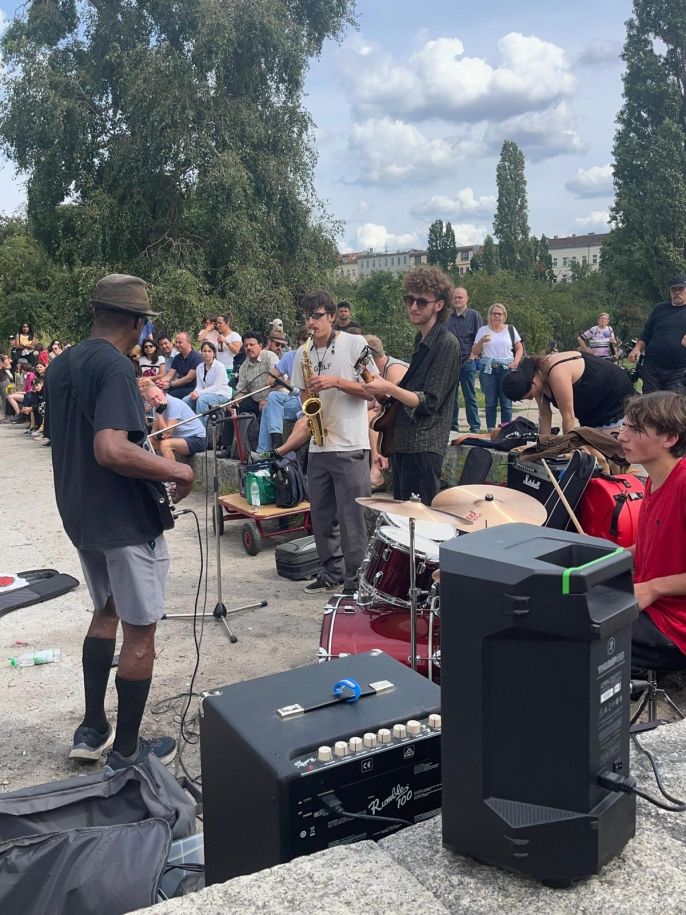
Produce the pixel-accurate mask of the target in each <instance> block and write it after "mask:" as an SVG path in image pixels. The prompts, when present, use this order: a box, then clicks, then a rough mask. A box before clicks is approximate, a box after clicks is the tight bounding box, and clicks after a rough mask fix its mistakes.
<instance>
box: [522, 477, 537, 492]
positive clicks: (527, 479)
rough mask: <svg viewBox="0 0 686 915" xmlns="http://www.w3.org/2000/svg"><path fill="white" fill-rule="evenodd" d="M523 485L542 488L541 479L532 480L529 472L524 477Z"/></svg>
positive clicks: (530, 487)
mask: <svg viewBox="0 0 686 915" xmlns="http://www.w3.org/2000/svg"><path fill="white" fill-rule="evenodd" d="M522 485H523V486H528V487H529V489H540V488H541V481H540V480H532V479H531V477H530V476H529V474H528V473H527V475H526V476H525V477H524V479H523V480H522Z"/></svg>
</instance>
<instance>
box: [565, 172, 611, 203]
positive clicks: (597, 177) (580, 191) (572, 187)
mask: <svg viewBox="0 0 686 915" xmlns="http://www.w3.org/2000/svg"><path fill="white" fill-rule="evenodd" d="M565 187H566V188H567V190H568V191H570V192H571V193H572V194H574V196H575V197H607V196H608V195H610V194H612V192H613V186H612V166H611V165H593V166H591V168H579V169H577V171H576V174H575V175H574V177H573V178H570V179H569V180H568V181H566V182H565Z"/></svg>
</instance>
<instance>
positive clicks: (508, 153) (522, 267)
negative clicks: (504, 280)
mask: <svg viewBox="0 0 686 915" xmlns="http://www.w3.org/2000/svg"><path fill="white" fill-rule="evenodd" d="M496 182H497V185H498V204H497V208H496V212H495V217H494V218H493V234H494V235H495V237H496V238H497V239H498V251H499V258H500V267H501V268H502V269H503V270H511V271H512V272H513V273H516V274H518V275H520V276H530V275H531V272H532V268H533V256H532V255H533V252H532V250H531V246H530V244H529V205H528V202H527V195H526V177H525V175H524V154H523V153H522V151H521V150H520V148H519V147H518V146H517V144H516V143H514V142H513V141H512V140H505V142H504V143H503V146H502V149H501V151H500V159H499V161H498V167H497V169H496Z"/></svg>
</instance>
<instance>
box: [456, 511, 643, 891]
mask: <svg viewBox="0 0 686 915" xmlns="http://www.w3.org/2000/svg"><path fill="white" fill-rule="evenodd" d="M440 565H441V653H442V663H441V705H442V710H443V737H442V759H443V763H442V769H443V842H444V844H445V845H446V846H447V847H449V848H451V849H453V850H454V851H457V852H460V853H461V854H465V855H470V856H471V857H473V858H476V859H478V860H479V861H483V862H486V863H488V864H495V865H497V866H499V867H503V868H507V869H508V870H513V871H517V872H519V873H522V874H527V875H529V876H531V877H535V878H536V879H539V880H542V881H544V882H546V883H548V884H550V885H552V886H564V885H567V884H568V883H569V882H570V881H571V880H575V879H577V878H581V877H584V876H587V875H589V874H595V873H598V871H599V870H600V868H601V867H602V866H603V865H604V864H605V863H606V862H607V861H609V860H610V859H611V858H612V857H614V856H615V855H617V854H618V853H619V852H620V851H621V850H622V848H623V847H624V845H625V844H626V842H627V841H628V840H629V839H630V838H631V837H632V836H633V835H634V832H635V825H636V803H635V798H634V796H633V795H628V794H618V793H614V792H611V791H608V790H606V789H604V788H602V787H600V785H599V784H598V776H599V775H600V774H601V773H603V772H606V771H610V772H616V773H620V774H621V775H628V774H629V701H630V687H629V679H630V666H631V623H632V621H633V620H634V619H635V618H636V616H637V615H638V607H637V604H636V601H635V598H634V591H633V584H632V575H631V569H632V562H631V556H630V554H629V553H628V552H627V551H626V550H623V549H621V548H616V547H615V546H614V545H613V544H610V543H608V542H607V541H606V540H599V539H596V538H592V537H584V536H579V535H577V534H572V533H568V532H566V531H556V530H552V529H548V528H540V527H533V526H531V525H528V524H509V525H502V526H500V527H493V528H490V529H488V530H484V531H478V532H476V533H474V534H469V535H468V536H466V537H459V538H457V539H455V540H451V541H448V542H447V543H444V544H441V548H440Z"/></svg>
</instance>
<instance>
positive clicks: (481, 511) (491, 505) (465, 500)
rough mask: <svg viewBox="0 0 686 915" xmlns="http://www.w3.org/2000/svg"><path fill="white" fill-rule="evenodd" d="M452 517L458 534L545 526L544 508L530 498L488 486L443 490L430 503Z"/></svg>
mask: <svg viewBox="0 0 686 915" xmlns="http://www.w3.org/2000/svg"><path fill="white" fill-rule="evenodd" d="M431 506H432V508H438V509H441V510H442V511H444V512H448V513H450V514H451V515H454V516H455V519H456V522H457V523H456V525H455V526H456V527H457V528H458V530H461V531H480V530H483V528H485V527H495V526H496V525H498V524H516V523H518V522H524V523H525V524H538V525H540V524H545V521H546V518H547V512H546V510H545V507H544V506H543V505H542V504H541V503H540V502H537V501H536V499H534V498H533V496H529V495H527V494H526V493H525V492H518V491H517V490H516V489H506V488H505V487H504V486H493V485H489V484H474V485H471V486H452V487H451V488H450V489H444V490H443V492H439V494H438V495H437V496H436V497H435V499H434V500H433V502H432V503H431Z"/></svg>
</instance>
